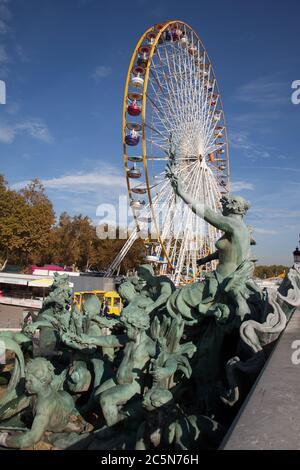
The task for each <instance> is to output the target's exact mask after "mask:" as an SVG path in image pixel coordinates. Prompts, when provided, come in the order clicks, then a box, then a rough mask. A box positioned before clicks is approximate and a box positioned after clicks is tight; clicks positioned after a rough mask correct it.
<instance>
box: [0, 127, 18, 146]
mask: <svg viewBox="0 0 300 470" xmlns="http://www.w3.org/2000/svg"><path fill="white" fill-rule="evenodd" d="M14 138H15V130H14V129H13V128H12V127H5V126H3V127H1V126H0V142H1V143H2V144H11V143H12V142H13V140H14Z"/></svg>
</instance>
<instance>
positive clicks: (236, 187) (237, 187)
mask: <svg viewBox="0 0 300 470" xmlns="http://www.w3.org/2000/svg"><path fill="white" fill-rule="evenodd" d="M230 186H231V188H230V190H231V191H232V192H239V191H243V190H245V189H247V190H251V191H252V190H254V185H253V184H252V183H249V182H247V181H232V182H231V185H230Z"/></svg>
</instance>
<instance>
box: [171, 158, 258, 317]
mask: <svg viewBox="0 0 300 470" xmlns="http://www.w3.org/2000/svg"><path fill="white" fill-rule="evenodd" d="M166 175H167V177H168V178H169V179H170V182H171V185H172V187H173V189H174V191H175V193H176V194H177V195H178V196H179V197H180V198H181V199H182V200H183V201H184V202H185V203H186V204H188V205H189V207H190V208H191V210H192V211H193V212H194V213H195V214H197V215H198V216H199V217H201V218H202V219H204V220H205V221H206V222H208V223H209V224H211V225H213V226H214V227H216V228H217V229H219V230H221V231H223V232H224V234H223V235H222V237H221V238H220V239H219V240H218V241H217V242H216V248H217V251H216V252H215V253H213V254H211V255H209V256H208V257H207V258H206V261H210V260H212V259H218V260H219V264H218V267H217V269H216V271H214V272H212V273H210V274H208V275H207V276H206V280H205V283H204V284H199V283H195V284H192V285H188V286H186V287H184V288H182V289H180V290H179V291H176V292H175V293H174V294H172V296H171V297H170V299H169V302H168V311H169V313H171V314H172V313H173V314H176V313H178V311H180V313H181V314H183V316H184V317H186V318H185V319H186V320H187V321H189V320H190V321H191V323H194V321H193V318H194V315H193V314H192V309H193V308H195V307H197V308H198V311H199V312H200V313H206V312H208V311H209V309H210V308H211V307H212V306H213V305H214V304H216V303H218V302H220V294H221V291H223V290H224V289H225V290H226V285H225V283H224V281H225V280H226V279H228V278H230V277H231V276H232V275H233V273H235V272H237V274H238V273H239V277H240V278H241V277H242V278H245V275H246V278H249V277H250V272H252V268H253V265H252V263H251V262H250V261H249V254H250V233H249V229H248V227H247V225H246V224H245V222H244V215H245V214H246V212H247V210H248V209H249V207H250V205H249V203H248V202H247V201H245V200H244V199H243V198H242V197H239V196H232V195H229V194H228V195H224V196H223V197H222V199H221V204H222V214H219V213H217V212H214V211H213V210H212V209H210V208H209V207H208V206H206V205H205V204H203V203H202V202H201V201H196V200H195V199H193V198H192V197H191V196H190V195H189V194H187V193H186V192H185V191H184V190H183V187H182V184H181V182H180V181H179V179H178V177H177V176H176V175H175V174H174V171H173V168H172V166H171V165H168V166H167V171H166ZM237 270H238V271H237ZM228 280H229V279H228ZM227 287H228V286H227ZM227 291H228V288H227ZM214 314H215V315H216V316H218V315H219V316H221V317H222V316H228V314H229V309H228V307H227V306H226V305H225V304H220V303H219V307H218V309H217V311H215V312H214Z"/></svg>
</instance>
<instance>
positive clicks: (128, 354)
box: [62, 311, 156, 426]
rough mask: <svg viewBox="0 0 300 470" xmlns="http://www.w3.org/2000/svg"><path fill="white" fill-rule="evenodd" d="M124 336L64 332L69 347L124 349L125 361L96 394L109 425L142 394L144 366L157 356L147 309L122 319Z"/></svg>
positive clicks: (133, 312)
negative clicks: (149, 331)
mask: <svg viewBox="0 0 300 470" xmlns="http://www.w3.org/2000/svg"><path fill="white" fill-rule="evenodd" d="M121 321H122V324H123V326H124V330H125V334H124V335H119V336H115V335H108V336H95V337H92V336H88V335H84V334H83V335H81V336H80V337H75V336H74V335H73V336H70V335H68V334H63V335H62V340H63V341H64V342H65V343H66V344H68V345H69V346H73V345H74V342H76V343H77V347H79V348H81V349H87V348H96V347H102V348H124V352H123V359H122V362H121V364H120V366H119V368H118V370H117V372H116V376H115V378H114V379H109V380H108V381H106V382H104V383H103V384H102V385H100V387H99V388H98V390H97V391H96V392H95V395H96V396H98V397H99V402H100V406H101V409H102V412H103V415H104V417H105V419H106V422H107V424H108V425H109V426H112V425H113V424H115V423H117V422H118V421H119V420H120V419H123V418H124V416H123V415H122V414H121V413H120V412H119V406H120V405H124V404H125V403H126V402H127V401H128V400H130V399H131V398H132V397H133V396H134V395H139V394H141V387H142V383H143V376H144V375H145V372H144V369H145V368H146V365H147V363H149V361H150V359H151V357H154V356H155V353H156V349H155V342H154V341H153V340H152V339H151V338H150V337H149V336H148V335H147V333H146V331H147V330H148V329H149V326H150V322H149V316H148V314H146V313H145V312H140V311H138V312H137V313H135V311H132V312H125V313H123V314H122V318H121Z"/></svg>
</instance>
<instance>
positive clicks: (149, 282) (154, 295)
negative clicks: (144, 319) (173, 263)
mask: <svg viewBox="0 0 300 470" xmlns="http://www.w3.org/2000/svg"><path fill="white" fill-rule="evenodd" d="M137 276H138V278H139V279H140V280H142V281H144V282H145V285H144V287H143V288H142V289H141V291H140V293H141V295H145V296H147V297H150V299H152V300H153V304H151V305H149V307H148V308H146V313H148V314H149V315H152V314H154V313H156V312H158V311H160V310H161V309H163V308H164V307H165V305H166V303H167V301H168V299H169V297H170V295H171V294H172V292H174V291H175V286H174V284H173V282H172V281H171V280H170V279H169V278H168V277H167V276H155V275H154V270H153V268H152V266H151V265H149V264H142V265H141V266H139V267H138V270H137Z"/></svg>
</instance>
